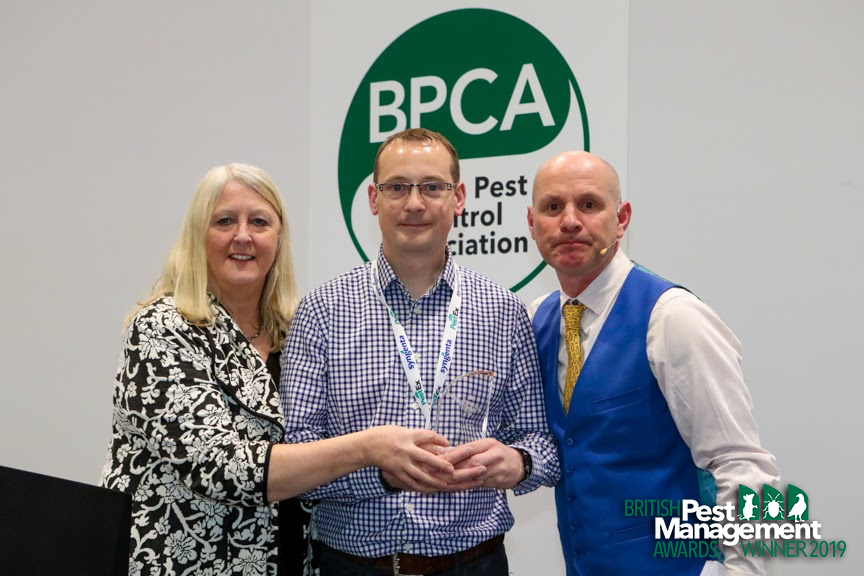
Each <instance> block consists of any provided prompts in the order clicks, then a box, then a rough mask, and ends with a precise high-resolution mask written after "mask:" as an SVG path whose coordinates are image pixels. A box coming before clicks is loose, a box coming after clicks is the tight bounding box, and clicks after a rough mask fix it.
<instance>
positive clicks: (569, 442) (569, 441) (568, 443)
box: [567, 438, 573, 446]
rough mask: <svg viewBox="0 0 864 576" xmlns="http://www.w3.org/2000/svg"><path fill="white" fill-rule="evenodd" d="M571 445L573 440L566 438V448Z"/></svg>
mask: <svg viewBox="0 0 864 576" xmlns="http://www.w3.org/2000/svg"><path fill="white" fill-rule="evenodd" d="M572 445H573V438H567V446H572Z"/></svg>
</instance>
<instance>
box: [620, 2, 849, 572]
mask: <svg viewBox="0 0 864 576" xmlns="http://www.w3.org/2000/svg"><path fill="white" fill-rule="evenodd" d="M630 17H631V35H630V72H631V73H630V154H629V174H630V190H629V196H630V200H631V201H632V202H633V224H632V227H631V231H630V250H629V252H630V253H629V255H630V256H631V257H633V258H635V259H637V260H639V261H640V262H641V263H642V264H644V265H646V266H648V267H649V268H652V269H654V270H656V271H657V272H659V273H661V274H662V275H664V276H665V277H667V278H670V279H674V280H676V281H678V282H681V283H682V284H684V285H685V286H687V287H688V288H690V289H691V290H693V291H694V292H695V293H696V294H697V295H699V296H700V297H701V298H702V299H703V300H705V301H706V302H708V303H709V304H710V305H711V306H713V307H714V308H715V309H716V310H717V311H718V312H719V313H720V315H721V317H723V319H724V320H725V321H726V322H727V323H728V324H729V326H730V327H732V329H733V330H734V331H735V333H736V334H737V336H738V337H739V339H740V340H741V341H742V343H743V345H744V370H745V376H746V379H747V381H748V383H749V386H750V389H751V392H752V395H753V400H754V404H755V414H756V418H757V421H758V423H759V428H760V432H761V436H762V440H763V442H764V444H765V445H766V446H767V447H768V448H769V449H771V450H772V451H773V452H774V453H775V455H776V456H777V459H778V464H779V467H780V472H781V474H782V475H783V479H782V481H783V484H784V485H785V484H786V483H787V482H791V483H793V484H795V485H796V486H800V487H801V488H803V489H804V490H805V491H807V493H808V495H809V497H810V505H811V514H812V516H811V519H816V520H819V521H820V522H822V523H823V524H824V530H823V535H824V537H825V539H826V540H829V541H830V540H839V539H844V540H846V542H847V544H848V543H850V541H851V546H850V547H848V548H847V553H846V555H845V557H844V558H843V559H839V560H834V561H826V560H816V559H812V558H806V559H801V558H793V559H788V560H787V561H785V562H774V563H773V564H774V566H775V568H774V573H775V574H781V573H782V574H784V575H786V574H789V575H792V574H815V573H819V574H853V573H855V574H858V573H860V568H857V567H855V568H853V566H855V564H859V565H860V560H858V559H859V558H860V557H861V556H860V551H859V550H858V547H859V546H860V544H859V543H860V542H861V541H862V529H861V525H860V523H858V522H856V520H855V516H857V514H856V513H855V512H853V510H860V507H858V508H856V507H854V506H850V503H849V498H850V494H851V493H853V492H854V491H855V489H852V488H851V487H852V486H856V487H857V486H858V484H859V482H858V481H857V480H858V478H860V475H861V472H862V464H861V460H860V458H858V457H857V456H855V454H860V453H859V452H858V451H859V450H860V439H861V438H862V436H864V434H862V433H864V426H862V418H861V416H860V404H861V402H862V400H864V393H862V390H861V384H862V377H861V374H860V363H859V361H860V358H858V354H860V353H861V351H862V349H864V327H862V326H864V307H862V304H861V299H860V298H859V297H857V296H856V294H857V293H858V290H859V286H858V285H859V284H860V281H861V278H862V275H861V270H860V263H861V260H862V256H861V251H862V248H864V233H862V229H861V227H860V224H859V218H860V215H861V214H862V213H864V169H862V161H861V159H862V157H864V112H862V109H861V98H862V94H864V75H862V70H864V36H862V34H861V24H862V23H864V4H862V3H860V2H851V1H849V2H843V1H829V2H818V3H817V2H804V1H795V2H787V1H780V0H775V1H770V2H746V1H744V0H734V1H726V2H713V3H710V4H709V3H695V2H687V1H684V0H680V1H678V0H676V1H670V0H663V1H660V2H656V1H655V2H650V3H647V2H645V3H643V2H631V14H630ZM809 550H810V548H808V551H809Z"/></svg>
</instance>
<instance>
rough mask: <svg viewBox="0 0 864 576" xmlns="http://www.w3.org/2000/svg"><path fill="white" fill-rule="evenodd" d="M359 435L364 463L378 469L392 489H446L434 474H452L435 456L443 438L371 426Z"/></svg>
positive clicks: (426, 432)
mask: <svg viewBox="0 0 864 576" xmlns="http://www.w3.org/2000/svg"><path fill="white" fill-rule="evenodd" d="M360 435H361V436H362V442H361V443H360V449H361V450H362V451H363V460H364V462H365V463H366V464H367V465H369V466H376V467H378V468H380V469H381V471H382V474H383V476H384V479H385V481H386V482H387V483H388V484H390V485H391V486H393V487H394V488H401V489H403V490H414V491H417V492H437V491H439V490H444V489H446V488H447V481H446V480H445V479H442V478H441V477H438V476H437V475H438V474H440V475H442V477H443V478H447V477H449V476H451V475H453V474H454V473H455V472H456V470H455V468H454V466H453V464H451V463H450V462H448V461H447V460H445V459H444V458H442V457H441V456H438V455H436V453H438V451H439V450H441V451H443V449H444V447H445V446H447V439H446V438H444V437H443V436H441V435H440V434H437V433H435V432H433V431H431V430H416V429H410V428H403V427H402V426H375V427H373V428H369V429H368V430H365V431H364V432H361V433H360ZM461 474H462V475H465V474H466V473H465V472H462V473H461Z"/></svg>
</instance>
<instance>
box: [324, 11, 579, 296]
mask: <svg viewBox="0 0 864 576" xmlns="http://www.w3.org/2000/svg"><path fill="white" fill-rule="evenodd" d="M574 108H578V110H576V109H574ZM571 109H573V110H572V111H571ZM568 119H570V120H569V122H570V123H574V122H575V123H577V124H579V126H577V130H575V132H577V133H579V134H580V135H581V139H582V141H581V142H568V143H567V144H568V145H567V148H576V147H579V145H580V144H581V146H582V147H583V149H585V150H588V149H589V136H588V118H587V114H586V112H585V105H584V102H583V99H582V94H581V92H580V90H579V85H578V83H577V82H576V78H575V77H574V75H573V72H572V71H571V70H570V66H569V65H568V64H567V61H566V60H565V59H564V57H563V56H562V55H561V53H560V52H559V51H558V49H557V48H556V47H555V46H554V45H553V44H552V43H551V42H550V41H549V40H548V39H547V38H546V37H545V36H544V35H543V34H542V33H541V32H540V31H539V30H537V29H536V28H534V27H533V26H531V25H530V24H528V23H527V22H525V21H524V20H521V19H519V18H516V17H515V16H512V15H510V14H506V13H504V12H499V11H496V10H486V9H465V10H454V11H451V12H445V13H443V14H439V15H437V16H433V17H431V18H429V19H427V20H424V21H422V22H420V23H419V24H417V25H415V26H413V27H412V28H411V29H409V30H407V31H406V32H405V33H403V34H402V35H401V36H399V37H398V38H396V40H394V41H393V42H392V43H391V44H390V45H389V46H388V47H387V48H386V49H385V50H384V52H383V53H382V54H381V55H380V56H379V57H378V59H377V60H376V61H375V62H374V63H373V64H372V66H371V67H370V68H369V71H368V72H367V73H366V75H365V76H364V78H363V80H362V81H361V82H360V86H358V88H357V91H356V93H355V94H354V98H353V99H352V101H351V106H350V108H349V110H348V115H347V117H346V119H345V124H344V126H343V129H342V137H341V140H340V145H339V167H338V178H339V198H340V205H341V208H342V215H343V217H344V219H345V224H346V226H347V227H348V232H349V234H350V236H351V240H352V242H353V243H354V246H355V248H356V249H357V251H358V252H359V254H360V256H361V257H362V258H363V259H364V260H368V256H367V251H368V252H371V251H372V250H373V248H371V247H370V245H369V244H368V243H367V244H366V248H367V250H364V245H363V244H364V243H363V242H362V241H361V240H360V239H358V233H357V232H358V231H357V230H355V226H354V218H353V217H352V211H353V210H354V206H355V204H356V203H357V202H358V201H359V200H362V201H363V202H365V189H366V188H365V185H366V184H368V182H369V179H370V175H371V172H372V163H373V161H374V159H375V153H376V152H377V151H378V147H379V146H380V144H381V142H383V141H384V140H385V139H387V137H388V136H390V135H391V134H394V133H396V132H400V131H402V130H404V129H406V128H413V127H420V126H422V127H424V128H428V129H430V130H435V131H437V132H441V133H442V134H444V135H445V136H446V137H447V138H448V139H449V140H450V141H451V142H452V143H453V146H454V147H455V148H456V150H457V151H458V152H459V157H460V160H462V165H463V180H464V181H465V182H466V188H467V202H466V213H465V214H463V215H462V216H461V217H459V218H456V220H455V221H454V226H453V229H452V230H451V234H450V239H449V243H450V246H451V250H452V251H453V253H454V255H455V256H458V257H459V261H460V262H463V263H466V265H468V266H469V267H471V268H473V269H479V271H481V272H484V270H483V268H484V266H477V265H476V263H475V262H474V261H472V260H474V259H476V260H477V261H478V262H479V260H480V259H484V260H485V261H487V265H486V266H485V267H486V268H490V267H494V269H501V267H502V265H503V266H505V267H506V268H507V269H508V270H509V271H510V277H509V278H507V279H506V282H503V283H505V284H507V285H510V286H511V290H514V291H515V290H518V289H520V288H521V287H522V286H524V285H525V284H527V283H528V282H530V281H531V279H532V278H534V276H536V275H537V274H538V273H539V272H540V270H541V269H542V268H543V266H544V263H543V262H542V260H540V259H539V256H537V255H536V254H534V253H531V252H530V251H531V250H533V243H532V242H531V241H530V238H528V237H527V235H528V229H527V224H526V223H525V219H524V206H525V205H527V203H529V202H530V182H531V180H532V179H533V172H534V170H536V168H537V163H536V161H535V163H534V164H531V165H530V166H521V167H520V166H518V164H519V162H518V158H517V159H514V158H513V157H518V156H520V155H526V154H529V153H531V152H535V151H538V150H540V149H542V148H543V147H545V146H547V145H549V144H550V143H551V142H552V141H553V140H555V138H556V137H558V136H559V134H560V133H561V132H562V129H563V128H564V127H565V126H566V125H567V124H568ZM549 155H551V153H550V154H549ZM496 159H497V160H496ZM474 160H476V161H477V163H476V164H471V162H473V161H474ZM466 161H467V162H466ZM469 164H471V165H472V166H475V167H476V169H475V170H473V171H472V170H470V169H467V170H466V167H467V166H468V165H469ZM466 175H469V176H470V177H466ZM358 194H362V198H357V197H358ZM517 203H518V209H517V208H516V207H517ZM473 207H477V208H479V209H477V210H473V209H472V208H473ZM504 261H506V264H505V262H504ZM487 275H490V274H489V273H488V272H487ZM499 277H500V275H496V278H495V279H496V280H499V282H500V281H501V280H500V279H499Z"/></svg>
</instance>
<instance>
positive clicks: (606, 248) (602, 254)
mask: <svg viewBox="0 0 864 576" xmlns="http://www.w3.org/2000/svg"><path fill="white" fill-rule="evenodd" d="M617 242H618V238H616V239H615V242H612V243H611V244H609V245H608V246H606V247H605V248H603V249H602V250H600V256H605V255H606V253H607V252H608V251H609V249H610V248H612V246H614V245H615V244H616V243H617Z"/></svg>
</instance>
